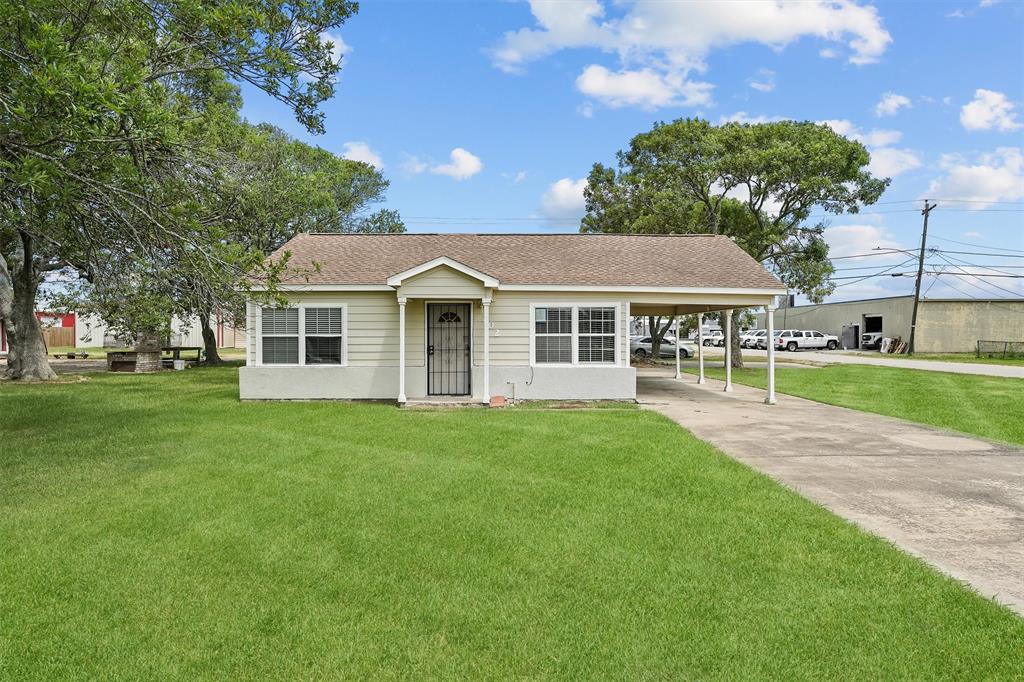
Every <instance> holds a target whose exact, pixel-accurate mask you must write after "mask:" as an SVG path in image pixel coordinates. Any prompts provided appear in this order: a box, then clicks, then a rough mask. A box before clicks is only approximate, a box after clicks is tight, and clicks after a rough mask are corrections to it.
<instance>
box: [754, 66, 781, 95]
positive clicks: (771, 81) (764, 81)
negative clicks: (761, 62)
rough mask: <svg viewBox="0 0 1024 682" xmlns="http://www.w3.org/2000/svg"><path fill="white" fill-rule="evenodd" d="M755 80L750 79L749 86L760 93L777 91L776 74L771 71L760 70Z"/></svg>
mask: <svg viewBox="0 0 1024 682" xmlns="http://www.w3.org/2000/svg"><path fill="white" fill-rule="evenodd" d="M757 74H758V75H757V76H756V77H755V78H748V79H747V85H749V86H750V87H752V88H753V89H755V90H757V91H758V92H771V91H772V90H774V89H775V72H774V71H772V70H771V69H760V70H759V71H758V72H757Z"/></svg>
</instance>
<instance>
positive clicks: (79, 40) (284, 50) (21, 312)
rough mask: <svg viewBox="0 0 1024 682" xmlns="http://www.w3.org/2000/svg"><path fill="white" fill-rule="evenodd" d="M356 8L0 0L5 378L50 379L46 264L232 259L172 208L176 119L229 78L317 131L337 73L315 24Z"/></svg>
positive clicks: (178, 138)
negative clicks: (43, 320) (40, 315)
mask: <svg viewBox="0 0 1024 682" xmlns="http://www.w3.org/2000/svg"><path fill="white" fill-rule="evenodd" d="M355 11H356V5H355V3H353V2H350V1H349V0H311V1H310V2H303V3H288V2H283V1H282V0H266V1H265V2H261V3H246V4H244V5H243V4H240V3H236V2H232V1H230V0H219V1H218V0H213V1H211V2H198V1H197V0H68V1H67V2H61V3H54V2H50V0H17V1H14V0H0V46H2V49H0V249H2V251H0V317H3V319H4V320H5V322H6V324H7V328H8V333H9V336H10V341H11V349H10V357H9V360H8V369H7V372H6V374H7V376H10V377H12V378H16V379H47V378H52V376H53V372H52V371H51V370H50V368H49V365H48V363H47V361H46V354H45V346H44V344H43V341H42V337H41V333H40V330H39V326H38V323H37V322H36V320H35V316H34V314H32V311H33V307H34V304H35V295H36V291H37V289H38V285H39V282H40V280H41V278H42V276H43V274H44V273H45V272H47V271H50V270H54V269H59V268H62V267H67V266H71V267H74V268H76V269H78V270H79V271H84V272H89V271H90V270H92V269H93V268H94V267H95V265H96V261H98V260H103V259H108V258H110V257H112V256H116V257H128V256H130V257H132V258H138V259H141V258H145V257H147V256H149V255H153V256H154V257H157V260H158V258H159V256H161V255H162V254H165V253H166V252H169V251H175V250H176V251H178V252H179V254H180V255H181V257H182V258H187V259H190V260H191V261H192V262H193V263H194V264H195V265H196V266H197V267H204V268H206V269H207V270H208V271H210V272H215V271H216V270H217V269H219V268H223V267H225V265H231V266H234V265H237V264H234V263H225V262H224V261H223V260H222V259H223V257H224V256H225V255H232V254H231V253H225V252H223V251H221V250H219V249H218V248H217V247H216V245H211V244H210V243H209V242H206V241H204V239H205V238H206V237H207V235H208V231H207V229H206V227H207V226H206V225H203V224H202V223H201V220H200V219H198V218H196V219H187V217H186V216H187V209H188V208H189V206H190V205H194V200H193V199H192V198H189V197H187V196H184V192H185V191H187V190H188V189H189V186H188V185H187V184H184V183H182V182H181V181H182V180H183V178H185V177H186V176H187V171H188V170H191V168H190V167H189V166H188V158H189V155H188V154H187V152H188V150H189V149H190V145H191V142H192V141H191V140H190V139H189V137H188V136H187V134H186V133H187V131H188V128H189V126H188V123H189V122H190V121H194V120H195V119H196V118H198V117H200V116H201V115H203V114H204V113H205V112H206V111H207V108H208V107H210V106H213V107H216V106H219V105H220V104H221V103H222V102H223V94H224V93H223V83H224V80H225V79H230V80H233V81H236V82H246V83H249V84H251V85H253V86H255V87H257V88H259V89H261V90H263V91H264V92H267V93H268V94H270V95H271V96H272V97H275V98H277V99H279V100H280V101H282V102H284V103H285V104H287V105H288V106H289V107H290V108H291V109H292V111H293V112H294V114H295V116H296V118H297V119H298V120H299V121H300V122H301V123H302V124H303V125H304V126H305V127H306V128H307V129H309V130H311V131H313V132H322V131H323V115H322V113H320V112H319V110H318V107H319V105H320V103H321V102H323V101H325V100H326V99H328V98H330V97H331V96H332V95H333V92H334V83H335V79H336V76H337V73H338V71H339V70H340V61H339V60H336V59H335V58H334V57H333V56H332V51H333V47H334V46H333V44H332V42H331V40H330V39H329V38H327V37H326V36H327V32H328V31H329V30H330V29H332V28H334V27H337V26H338V25H340V24H341V23H343V22H344V21H345V20H347V19H348V18H349V17H350V16H352V15H353V14H354V13H355ZM174 178H177V179H178V181H179V182H177V183H175V182H173V179H174Z"/></svg>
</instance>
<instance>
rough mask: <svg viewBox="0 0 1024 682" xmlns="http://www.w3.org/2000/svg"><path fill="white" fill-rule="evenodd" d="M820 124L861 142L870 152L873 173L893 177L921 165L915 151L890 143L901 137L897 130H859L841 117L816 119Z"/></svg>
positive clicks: (897, 140)
mask: <svg viewBox="0 0 1024 682" xmlns="http://www.w3.org/2000/svg"><path fill="white" fill-rule="evenodd" d="M818 123H819V124H821V125H827V126H828V127H829V128H831V129H832V130H834V131H835V132H836V133H838V134H839V135H842V136H843V137H848V138H850V139H851V140H856V141H857V142H860V143H862V144H863V145H864V146H865V147H867V149H868V153H869V154H871V162H870V163H869V164H868V170H869V171H871V172H872V173H874V174H875V175H878V176H882V177H888V178H893V177H896V176H897V175H899V174H900V173H905V172H907V171H908V170H913V169H914V168H918V167H920V166H921V158H920V157H919V156H918V154H917V152H914V151H913V150H910V149H896V148H894V147H892V146H891V145H894V144H896V143H897V142H899V141H900V139H901V138H902V137H903V133H901V132H900V131H898V130H889V129H887V128H872V129H871V130H861V129H860V128H859V127H858V126H857V125H855V124H854V123H853V122H851V121H849V120H847V119H845V118H843V119H832V120H828V121H818Z"/></svg>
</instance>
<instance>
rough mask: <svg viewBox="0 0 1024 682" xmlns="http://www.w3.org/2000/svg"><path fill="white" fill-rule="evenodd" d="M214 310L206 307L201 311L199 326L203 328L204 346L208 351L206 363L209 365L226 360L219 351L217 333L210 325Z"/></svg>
mask: <svg viewBox="0 0 1024 682" xmlns="http://www.w3.org/2000/svg"><path fill="white" fill-rule="evenodd" d="M212 315H213V311H212V310H210V309H208V308H204V309H202V310H200V311H199V327H200V328H201V329H202V330H203V346H204V348H205V351H206V364H208V365H219V364H221V363H222V362H224V361H223V360H222V359H221V357H220V353H219V352H218V351H217V334H215V333H214V331H213V327H211V326H210V317H212Z"/></svg>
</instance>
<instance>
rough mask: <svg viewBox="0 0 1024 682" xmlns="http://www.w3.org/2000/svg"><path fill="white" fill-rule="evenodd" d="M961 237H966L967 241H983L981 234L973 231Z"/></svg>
mask: <svg viewBox="0 0 1024 682" xmlns="http://www.w3.org/2000/svg"><path fill="white" fill-rule="evenodd" d="M962 236H964V237H967V238H968V239H984V238H985V236H984V235H983V234H981V232H975V231H974V230H968V231H967V232H964V233H963V235H962Z"/></svg>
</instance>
